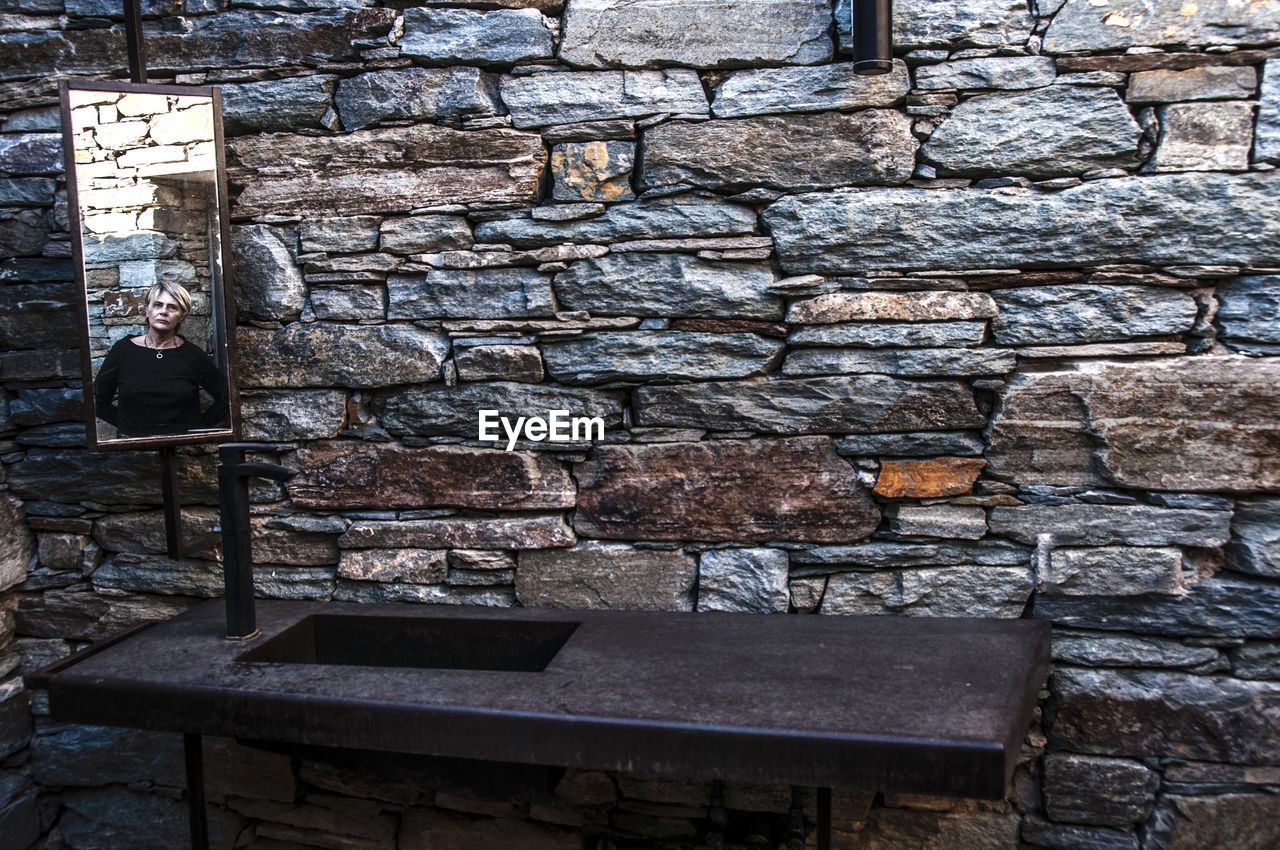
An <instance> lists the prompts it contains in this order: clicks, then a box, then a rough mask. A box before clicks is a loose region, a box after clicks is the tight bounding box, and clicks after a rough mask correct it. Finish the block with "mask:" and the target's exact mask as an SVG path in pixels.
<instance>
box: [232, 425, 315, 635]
mask: <svg viewBox="0 0 1280 850" xmlns="http://www.w3.org/2000/svg"><path fill="white" fill-rule="evenodd" d="M280 450H281V449H280V447H279V446H274V445H271V444H270V443H223V444H222V445H220V446H218V504H219V506H220V508H221V512H222V575H223V579H224V582H225V587H226V600H227V640H248V639H249V638H252V637H254V636H255V635H257V634H258V623H257V617H256V615H255V613H254V607H253V550H252V548H251V543H252V541H251V538H250V533H249V532H250V526H249V479H250V478H255V477H257V478H270V479H271V480H272V481H288V480H289V479H290V478H292V477H293V476H294V475H295V474H296V473H295V472H294V471H293V470H292V469H287V468H285V467H283V466H277V465H276V464H274V463H261V462H259V461H246V460H245V459H244V453H245V452H246V451H265V452H278V451H280Z"/></svg>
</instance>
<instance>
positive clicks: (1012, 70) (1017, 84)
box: [916, 56, 1056, 91]
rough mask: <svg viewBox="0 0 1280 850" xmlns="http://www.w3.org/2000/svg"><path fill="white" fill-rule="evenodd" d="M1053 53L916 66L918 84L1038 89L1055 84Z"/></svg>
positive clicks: (925, 86) (928, 87)
mask: <svg viewBox="0 0 1280 850" xmlns="http://www.w3.org/2000/svg"><path fill="white" fill-rule="evenodd" d="M1055 74H1056V72H1055V68H1054V61H1053V58H1052V57H1050V56H984V57H980V58H977V59H956V60H953V61H950V62H941V63H939V64H937V65H921V66H920V67H919V68H917V69H916V88H918V89H924V90H925V91H932V90H938V89H1036V88H1040V87H1041V86H1049V85H1053V81H1054V77H1055Z"/></svg>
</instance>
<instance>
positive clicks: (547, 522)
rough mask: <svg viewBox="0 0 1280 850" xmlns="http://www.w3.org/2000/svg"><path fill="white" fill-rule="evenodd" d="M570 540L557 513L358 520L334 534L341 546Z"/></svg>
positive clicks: (524, 545)
mask: <svg viewBox="0 0 1280 850" xmlns="http://www.w3.org/2000/svg"><path fill="white" fill-rule="evenodd" d="M573 544H574V535H573V529H571V528H570V527H569V526H568V525H566V524H565V522H564V519H563V518H562V517H561V516H559V515H558V514H557V515H556V516H535V515H523V516H509V517H495V518H491V519H484V518H472V517H465V518H460V517H445V518H443V519H419V520H401V521H398V522H382V521H378V520H358V521H356V522H354V523H352V524H351V527H350V528H349V529H347V532H346V533H345V534H343V535H342V536H341V537H339V538H338V545H339V546H340V547H341V548H342V549H380V548H391V549H414V548H416V549H454V548H461V549H546V548H559V547H565V546H572V545H573Z"/></svg>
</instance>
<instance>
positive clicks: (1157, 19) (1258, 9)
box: [1044, 0, 1280, 53]
mask: <svg viewBox="0 0 1280 850" xmlns="http://www.w3.org/2000/svg"><path fill="white" fill-rule="evenodd" d="M1278 38H1280V8H1277V7H1276V6H1275V5H1273V4H1270V3H1250V4H1246V5H1232V4H1225V3H1202V4H1193V5H1188V4H1186V3H1175V2H1161V3H1149V2H1144V0H1112V2H1110V3H1108V4H1107V5H1106V6H1097V5H1095V4H1093V3H1091V2H1089V0H1067V3H1066V5H1065V6H1063V8H1062V11H1060V12H1059V13H1058V14H1057V15H1056V16H1055V17H1054V19H1053V23H1052V24H1050V25H1049V31H1048V32H1047V33H1045V37H1044V50H1045V52H1046V53H1101V52H1105V51H1109V50H1123V49H1125V48H1128V47H1141V46H1152V47H1158V46H1162V45H1170V46H1179V47H1181V46H1184V45H1185V46H1187V47H1203V46H1206V45H1221V44H1265V43H1267V42H1272V41H1276V40H1277V39H1278Z"/></svg>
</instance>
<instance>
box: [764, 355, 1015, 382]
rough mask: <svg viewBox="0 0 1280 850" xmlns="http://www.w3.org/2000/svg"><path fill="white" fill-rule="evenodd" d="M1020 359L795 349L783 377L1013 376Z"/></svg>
mask: <svg viewBox="0 0 1280 850" xmlns="http://www.w3.org/2000/svg"><path fill="white" fill-rule="evenodd" d="M1016 365H1017V355H1015V354H1014V353H1013V352H1012V351H1000V350H997V349H954V348H903V349H881V350H876V351H867V350H865V349H856V348H798V349H792V350H791V352H790V353H789V354H788V355H787V359H786V362H785V363H784V364H783V366H782V374H784V375H788V376H805V375H865V374H870V373H876V374H881V375H910V376H917V377H928V376H933V375H940V376H941V375H946V376H951V375H955V376H963V375H1000V374H1004V373H1006V372H1012V371H1013V370H1014V367H1015V366H1016Z"/></svg>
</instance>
